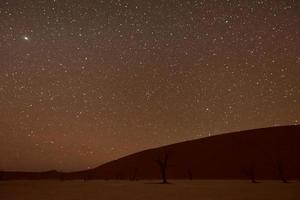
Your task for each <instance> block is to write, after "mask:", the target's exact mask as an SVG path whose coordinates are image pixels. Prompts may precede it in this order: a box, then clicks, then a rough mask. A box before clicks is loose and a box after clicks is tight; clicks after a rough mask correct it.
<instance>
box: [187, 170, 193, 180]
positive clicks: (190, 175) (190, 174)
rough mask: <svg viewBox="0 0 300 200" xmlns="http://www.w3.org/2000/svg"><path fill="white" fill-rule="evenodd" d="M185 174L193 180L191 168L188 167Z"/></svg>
mask: <svg viewBox="0 0 300 200" xmlns="http://www.w3.org/2000/svg"><path fill="white" fill-rule="evenodd" d="M187 174H188V177H189V179H190V180H193V173H192V170H191V169H188V170H187Z"/></svg>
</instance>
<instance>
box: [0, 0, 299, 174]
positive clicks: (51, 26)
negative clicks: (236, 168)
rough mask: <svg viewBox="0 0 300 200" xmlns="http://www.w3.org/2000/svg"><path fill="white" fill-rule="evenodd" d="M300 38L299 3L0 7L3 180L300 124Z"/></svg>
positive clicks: (218, 0) (88, 2)
mask: <svg viewBox="0 0 300 200" xmlns="http://www.w3.org/2000/svg"><path fill="white" fill-rule="evenodd" d="M299 32H300V3H299V1H298V0H143V1H140V0H109V1H107V0H85V1H82V0H0V61H1V62H0V170H48V169H57V170H64V171H72V170H79V169H88V168H92V167H95V166H98V165H100V164H102V163H105V162H107V161H110V160H112V159H116V158H119V157H122V156H124V155H127V154H130V153H133V152H136V151H140V150H144V149H147V148H153V147H158V146H161V145H166V144H171V143H175V142H181V141H185V140H191V139H196V138H201V137H206V136H210V135H215V134H221V133H226V132H231V131H238V130H245V129H253V128H259V127H269V126H278V125H289V124H299V121H300V103H299V101H300V78H299V77H300V48H299V47H300V34H299Z"/></svg>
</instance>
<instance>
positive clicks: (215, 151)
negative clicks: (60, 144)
mask: <svg viewBox="0 0 300 200" xmlns="http://www.w3.org/2000/svg"><path fill="white" fill-rule="evenodd" d="M165 156H168V162H167V170H166V172H167V177H168V178H169V179H251V177H252V178H253V177H255V179H286V180H289V179H299V178H300V126H299V125H293V126H282V127H271V128H262V129H255V130H248V131H241V132H235V133H227V134H223V135H217V136H211V137H207V138H202V139H197V140H191V141H187V142H181V143H177V144H172V145H167V146H163V147H159V148H155V149H149V150H145V151H141V152H138V153H135V154H132V155H129V156H126V157H123V158H120V159H118V160H114V161H111V162H108V163H106V164H104V165H101V166H99V167H97V168H94V169H91V170H86V171H79V172H70V173H62V172H57V171H48V172H0V179H2V180H11V179H61V180H67V179H86V180H87V179H121V180H122V179H124V180H138V179H159V178H160V176H161V174H160V168H159V165H158V164H157V160H163V159H164V157H165Z"/></svg>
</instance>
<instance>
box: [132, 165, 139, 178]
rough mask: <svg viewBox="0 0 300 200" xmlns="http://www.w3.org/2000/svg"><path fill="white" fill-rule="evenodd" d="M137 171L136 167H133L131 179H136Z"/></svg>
mask: <svg viewBox="0 0 300 200" xmlns="http://www.w3.org/2000/svg"><path fill="white" fill-rule="evenodd" d="M137 173H138V168H136V167H135V168H134V169H133V174H132V177H131V180H133V181H136V180H137Z"/></svg>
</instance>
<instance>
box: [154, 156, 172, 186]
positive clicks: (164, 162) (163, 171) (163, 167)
mask: <svg viewBox="0 0 300 200" xmlns="http://www.w3.org/2000/svg"><path fill="white" fill-rule="evenodd" d="M168 161H169V154H168V153H167V152H165V153H164V156H163V158H161V157H159V158H157V159H156V160H155V163H156V164H157V165H158V166H159V169H160V175H161V179H162V183H163V184H167V183H168V181H167V168H168Z"/></svg>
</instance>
